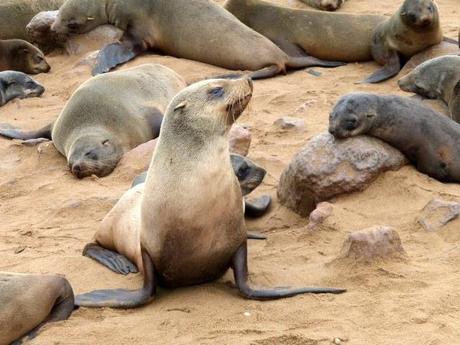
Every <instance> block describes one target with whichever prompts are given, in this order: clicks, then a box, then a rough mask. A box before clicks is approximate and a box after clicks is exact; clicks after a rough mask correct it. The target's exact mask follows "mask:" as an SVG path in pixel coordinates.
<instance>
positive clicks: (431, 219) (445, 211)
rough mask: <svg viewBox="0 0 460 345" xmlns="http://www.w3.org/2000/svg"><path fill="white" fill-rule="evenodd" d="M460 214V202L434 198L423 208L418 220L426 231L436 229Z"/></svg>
mask: <svg viewBox="0 0 460 345" xmlns="http://www.w3.org/2000/svg"><path fill="white" fill-rule="evenodd" d="M459 214H460V204H459V203H458V202H455V201H446V200H442V199H436V198H435V199H432V200H431V201H430V202H429V203H428V204H427V205H426V206H425V207H424V208H423V210H422V215H421V216H420V217H419V219H418V222H419V223H420V225H421V226H422V227H423V228H424V229H425V230H426V231H436V230H439V229H440V228H441V227H443V226H444V225H446V224H447V223H448V222H450V221H451V220H454V219H456V218H457V217H458V215H459Z"/></svg>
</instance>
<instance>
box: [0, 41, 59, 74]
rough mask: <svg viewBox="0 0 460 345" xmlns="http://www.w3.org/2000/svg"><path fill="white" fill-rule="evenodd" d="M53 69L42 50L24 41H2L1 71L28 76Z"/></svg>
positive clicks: (0, 51) (0, 48)
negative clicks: (22, 73)
mask: <svg viewBox="0 0 460 345" xmlns="http://www.w3.org/2000/svg"><path fill="white" fill-rule="evenodd" d="M50 69H51V67H50V65H48V63H47V62H46V59H45V55H44V54H43V53H42V51H41V50H40V49H38V48H37V47H35V46H33V45H32V44H30V43H29V42H26V41H23V40H16V39H14V40H0V71H6V70H12V71H19V72H24V73H28V74H38V73H42V72H45V73H46V72H48V71H49V70H50Z"/></svg>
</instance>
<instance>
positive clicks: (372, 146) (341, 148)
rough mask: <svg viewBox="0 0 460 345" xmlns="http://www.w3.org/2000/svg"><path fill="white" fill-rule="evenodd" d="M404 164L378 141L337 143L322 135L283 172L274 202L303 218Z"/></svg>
mask: <svg viewBox="0 0 460 345" xmlns="http://www.w3.org/2000/svg"><path fill="white" fill-rule="evenodd" d="M406 163H407V160H406V158H405V157H404V155H403V154H402V153H401V152H399V151H398V150H396V149H395V148H393V147H391V146H390V145H388V144H386V143H384V142H383V141H381V140H379V139H376V138H372V137H367V136H358V137H353V138H348V139H344V140H339V139H334V137H333V136H332V135H331V134H329V133H322V134H320V135H318V136H316V137H314V138H312V139H311V140H310V141H309V142H308V143H307V145H306V146H304V148H303V149H301V151H300V152H299V153H297V154H296V155H295V156H294V158H293V159H292V161H291V162H290V164H289V165H288V167H287V168H286V169H285V170H284V171H283V173H282V174H281V178H280V183H279V186H278V199H279V201H280V202H281V204H283V205H285V206H286V207H288V208H290V209H292V210H293V211H295V212H297V213H298V214H300V215H301V216H304V217H305V216H308V215H309V214H310V212H311V211H312V210H314V208H315V205H316V204H317V203H319V202H321V201H325V200H328V199H330V198H332V197H334V196H337V195H340V194H343V193H352V192H357V191H362V190H364V189H366V188H367V187H368V186H369V185H370V183H371V182H372V181H373V180H375V179H376V178H377V177H378V176H379V174H381V173H383V172H384V171H387V170H398V169H399V168H401V167H402V166H403V165H405V164H406Z"/></svg>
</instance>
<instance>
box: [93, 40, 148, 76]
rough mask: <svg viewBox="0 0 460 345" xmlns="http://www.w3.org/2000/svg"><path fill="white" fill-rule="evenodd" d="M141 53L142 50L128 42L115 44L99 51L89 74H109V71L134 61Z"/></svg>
mask: <svg viewBox="0 0 460 345" xmlns="http://www.w3.org/2000/svg"><path fill="white" fill-rule="evenodd" d="M141 52H142V49H141V48H140V47H139V46H138V45H136V44H134V43H133V42H132V41H130V40H124V41H122V42H115V43H110V44H108V45H106V46H105V47H104V48H102V49H101V51H100V52H99V54H98V55H97V59H96V66H94V68H93V70H92V72H91V74H92V75H93V76H94V75H97V74H101V73H106V72H109V71H110V70H111V69H113V68H115V67H117V66H118V65H121V64H123V63H125V62H128V61H130V60H132V59H134V58H135V57H136V56H137V55H139V54H140V53H141Z"/></svg>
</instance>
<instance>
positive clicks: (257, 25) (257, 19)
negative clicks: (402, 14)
mask: <svg viewBox="0 0 460 345" xmlns="http://www.w3.org/2000/svg"><path fill="white" fill-rule="evenodd" d="M224 8H225V9H226V10H228V11H229V12H231V13H232V14H233V15H235V16H236V17H237V18H238V19H239V20H241V21H242V22H243V23H244V24H246V25H247V26H249V27H251V28H252V29H254V30H255V31H257V32H259V33H260V34H262V35H264V36H266V37H268V38H269V39H270V40H271V41H273V42H274V43H275V44H277V45H278V46H279V47H280V48H281V49H283V50H284V51H285V52H286V53H287V54H289V55H292V56H302V55H306V54H308V55H311V56H314V57H317V58H319V59H327V60H338V61H346V62H356V61H367V60H371V59H372V55H371V40H372V32H373V30H374V29H375V28H376V27H377V26H378V25H379V24H380V23H382V22H383V21H384V20H385V18H386V17H384V16H376V15H356V14H348V13H327V12H319V11H314V10H299V9H292V8H287V7H282V6H277V5H274V4H272V3H269V2H266V1H260V0H227V1H226V2H225V4H224Z"/></svg>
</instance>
